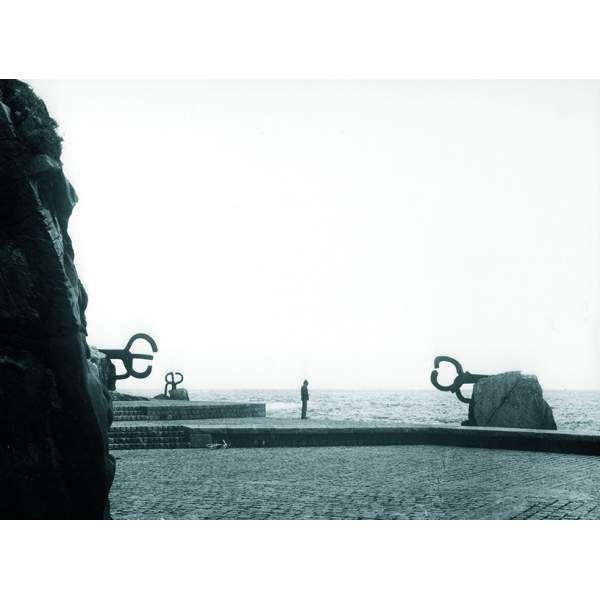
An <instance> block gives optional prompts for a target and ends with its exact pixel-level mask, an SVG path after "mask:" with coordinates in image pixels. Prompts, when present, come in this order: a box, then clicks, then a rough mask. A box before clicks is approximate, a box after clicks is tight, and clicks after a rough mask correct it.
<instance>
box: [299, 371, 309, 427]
mask: <svg viewBox="0 0 600 600" xmlns="http://www.w3.org/2000/svg"><path fill="white" fill-rule="evenodd" d="M300 398H301V400H302V416H301V417H300V418H301V419H306V409H307V408H308V381H306V379H305V380H304V383H303V384H302V387H301V388H300Z"/></svg>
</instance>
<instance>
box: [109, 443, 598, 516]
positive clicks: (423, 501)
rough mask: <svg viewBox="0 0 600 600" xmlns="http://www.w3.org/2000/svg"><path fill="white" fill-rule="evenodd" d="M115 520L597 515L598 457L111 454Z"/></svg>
mask: <svg viewBox="0 0 600 600" xmlns="http://www.w3.org/2000/svg"><path fill="white" fill-rule="evenodd" d="M115 455H116V456H117V457H118V460H117V475H116V479H115V482H114V485H113V488H112V491H111V505H112V514H113V517H114V518H117V519H597V518H600V460H599V459H598V458H597V457H594V456H578V455H565V454H550V453H536V452H520V451H508V450H488V449H476V448H452V447H441V446H390V447H335V448H318V447H312V448H263V449H235V448H231V449H227V450H204V449H198V450H189V449H181V450H126V451H120V452H115Z"/></svg>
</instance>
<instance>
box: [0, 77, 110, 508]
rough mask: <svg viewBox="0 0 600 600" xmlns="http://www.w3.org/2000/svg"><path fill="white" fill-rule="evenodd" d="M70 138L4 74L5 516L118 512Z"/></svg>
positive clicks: (0, 194)
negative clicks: (91, 344) (64, 152)
mask: <svg viewBox="0 0 600 600" xmlns="http://www.w3.org/2000/svg"><path fill="white" fill-rule="evenodd" d="M60 156H61V140H60V138H59V137H58V135H57V134H56V123H55V122H54V121H53V120H52V119H51V118H50V116H49V114H48V111H47V110H46V106H45V105H44V103H43V102H42V100H40V99H39V98H38V97H37V96H36V95H35V94H34V93H33V91H32V90H31V89H30V88H29V86H27V85H26V84H24V83H22V82H20V81H17V80H0V518H5V519H6V518H28V519H35V518H44V519H53V518H65V519H66V518H70V519H73V518H81V519H99V518H103V517H109V516H110V513H109V504H108V493H109V489H110V486H111V483H112V479H113V477H114V468H115V462H114V460H113V458H112V457H111V456H110V455H109V453H108V429H109V427H110V424H111V420H112V412H111V406H110V397H109V395H108V393H107V392H106V391H105V389H104V387H103V386H102V384H101V383H100V381H99V378H98V371H97V369H96V368H94V366H93V365H92V363H91V361H90V360H89V358H90V351H89V348H88V345H87V343H86V335H87V331H86V320H85V308H86V304H87V296H86V293H85V290H84V288H83V286H82V284H81V282H80V281H79V278H78V276H77V271H76V269H75V264H74V253H73V247H72V244H71V239H70V237H69V234H68V233H67V224H68V221H69V217H70V215H71V211H72V209H73V207H74V205H75V203H76V202H77V196H76V194H75V191H74V190H73V188H72V186H71V184H70V183H69V182H68V180H67V179H66V178H65V176H64V174H63V171H62V164H61V162H60Z"/></svg>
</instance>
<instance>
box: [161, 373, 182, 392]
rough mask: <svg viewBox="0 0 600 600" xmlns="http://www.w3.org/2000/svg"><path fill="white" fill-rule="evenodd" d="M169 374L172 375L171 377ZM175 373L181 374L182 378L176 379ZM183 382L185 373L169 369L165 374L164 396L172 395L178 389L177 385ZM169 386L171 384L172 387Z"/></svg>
mask: <svg viewBox="0 0 600 600" xmlns="http://www.w3.org/2000/svg"><path fill="white" fill-rule="evenodd" d="M169 375H170V376H171V379H169ZM175 375H179V377H180V379H179V380H178V381H175ZM182 382H183V375H182V374H181V373H179V372H177V371H175V373H173V371H169V372H168V373H167V374H166V375H165V392H164V396H165V397H169V396H171V395H172V392H174V391H175V390H176V389H177V386H178V385H179V384H180V383H182ZM169 386H171V389H170V390H169ZM167 390H169V393H168V394H167Z"/></svg>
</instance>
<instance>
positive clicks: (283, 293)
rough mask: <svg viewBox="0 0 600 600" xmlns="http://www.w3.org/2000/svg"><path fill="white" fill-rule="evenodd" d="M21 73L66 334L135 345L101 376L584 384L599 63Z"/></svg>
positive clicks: (589, 355) (589, 346)
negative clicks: (466, 69)
mask: <svg viewBox="0 0 600 600" xmlns="http://www.w3.org/2000/svg"><path fill="white" fill-rule="evenodd" d="M29 83H31V84H32V86H33V88H34V90H35V91H36V92H37V93H38V94H39V95H41V96H42V98H43V99H44V100H45V101H46V103H47V105H48V108H49V110H50V111H51V114H52V115H53V116H54V118H55V119H56V120H57V121H58V122H59V125H60V129H59V131H60V133H61V135H62V136H63V138H64V150H63V162H64V169H65V173H66V174H67V176H68V177H69V178H70V180H71V182H72V183H73V185H74V186H75V188H76V190H77V193H78V195H79V199H80V201H79V204H78V205H77V207H76V208H75V210H74V213H73V216H72V219H71V222H70V233H71V237H72V238H73V243H74V248H75V255H76V266H77V269H78V272H79V275H80V278H81V279H82V281H83V283H84V285H85V287H86V289H87V291H88V294H89V306H88V310H87V319H88V342H89V343H90V344H92V345H95V346H98V347H114V348H118V347H123V346H124V345H125V343H126V342H127V340H128V339H129V337H130V336H131V335H132V334H134V333H137V332H146V333H149V334H150V335H152V336H153V337H154V338H155V340H156V342H157V344H158V348H159V352H158V354H157V355H156V356H155V359H154V361H153V365H154V370H153V372H152V375H151V376H150V377H149V378H148V379H145V380H132V379H128V380H126V381H124V382H123V383H122V384H121V387H123V388H136V387H137V388H150V387H153V388H158V387H162V385H164V381H163V377H164V374H165V372H167V371H171V370H176V371H180V372H182V373H183V374H184V376H185V382H184V384H183V385H184V386H185V387H188V388H190V389H198V388H295V387H298V386H299V384H300V382H301V381H302V380H303V379H304V378H308V379H309V380H310V382H311V387H313V388H321V389H324V388H353V389H392V388H396V389H402V388H411V389H412V388H422V389H428V388H429V387H430V386H431V384H430V382H429V373H430V371H431V369H432V365H433V359H434V357H435V356H436V355H438V354H446V355H451V356H454V357H455V358H457V359H458V360H459V361H460V362H461V363H462V365H463V367H464V368H465V370H470V371H471V372H474V373H486V374H492V373H499V372H503V371H507V370H521V371H523V372H525V373H534V374H536V375H537V376H538V378H539V380H540V383H541V384H542V387H544V388H546V389H562V388H570V389H599V388H600V302H599V300H600V298H599V296H600V285H599V280H600V268H599V267H600V264H599V263H600V249H599V235H598V234H599V227H600V218H599V210H598V209H599V206H600V204H599V196H600V193H599V192H600V186H599V166H600V82H598V81H575V80H572V81H527V80H520V81H501V80H497V81H493V80H486V81H467V80H463V81H452V80H440V81H435V80H434V81H427V80H413V81H411V80H382V81H376V80H369V81H360V80H348V81H342V80H329V81H328V80H315V81H300V80H295V81H294V80H273V81H256V80H239V81H225V80H206V81H177V80H163V81H143V80H115V81H109V80H96V81H87V80H78V81H76V80H66V81H61V80H39V81H30V82H29ZM136 348H137V346H136ZM143 348H144V344H143V343H140V345H139V349H140V351H143ZM144 367H145V364H142V363H138V365H137V368H138V369H140V370H141V369H143V368H144ZM450 375H451V372H450V373H445V374H444V377H446V376H448V377H450ZM441 379H443V378H441Z"/></svg>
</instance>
